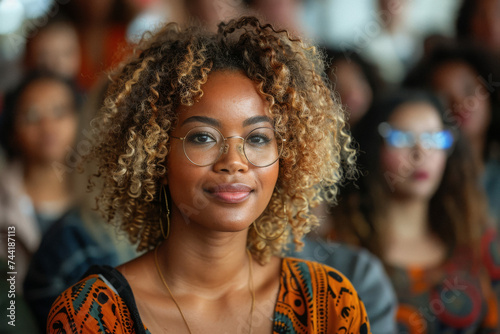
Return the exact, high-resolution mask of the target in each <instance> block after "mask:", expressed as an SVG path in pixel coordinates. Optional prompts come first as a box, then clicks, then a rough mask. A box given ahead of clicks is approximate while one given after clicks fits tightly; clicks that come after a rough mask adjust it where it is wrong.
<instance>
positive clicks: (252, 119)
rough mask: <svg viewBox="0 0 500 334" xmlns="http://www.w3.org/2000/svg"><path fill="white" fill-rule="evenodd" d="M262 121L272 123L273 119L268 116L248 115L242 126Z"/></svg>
mask: <svg viewBox="0 0 500 334" xmlns="http://www.w3.org/2000/svg"><path fill="white" fill-rule="evenodd" d="M262 122H268V123H270V124H271V125H272V124H273V120H272V119H271V118H270V117H268V116H253V117H250V118H247V119H246V120H244V121H243V126H249V125H253V124H257V123H262Z"/></svg>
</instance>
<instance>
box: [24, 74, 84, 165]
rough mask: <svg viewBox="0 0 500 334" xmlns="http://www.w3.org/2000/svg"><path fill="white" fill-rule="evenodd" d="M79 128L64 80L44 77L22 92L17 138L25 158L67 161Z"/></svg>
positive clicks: (27, 160)
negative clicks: (59, 80)
mask: <svg viewBox="0 0 500 334" xmlns="http://www.w3.org/2000/svg"><path fill="white" fill-rule="evenodd" d="M76 132H77V117H76V111H75V101H74V96H73V93H72V92H71V90H70V88H69V87H67V86H66V85H65V84H63V83H61V82H58V81H56V80H51V79H41V80H37V81H34V82H32V83H31V84H30V85H28V87H26V89H25V90H24V91H23V92H22V93H21V96H20V97H19V101H18V104H17V109H16V120H15V141H16V144H17V148H18V149H19V150H20V152H19V153H20V154H21V156H22V157H23V159H24V160H25V161H26V162H28V163H42V164H47V163H48V164H50V163H52V162H54V161H59V162H60V161H64V158H65V155H66V153H67V149H68V147H70V146H71V145H72V144H73V142H74V140H75V137H76Z"/></svg>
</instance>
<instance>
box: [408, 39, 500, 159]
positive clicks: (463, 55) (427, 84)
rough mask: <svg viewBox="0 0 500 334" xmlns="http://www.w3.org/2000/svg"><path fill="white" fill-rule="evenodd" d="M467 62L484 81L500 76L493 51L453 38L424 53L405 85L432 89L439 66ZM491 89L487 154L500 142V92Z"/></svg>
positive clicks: (489, 88)
mask: <svg viewBox="0 0 500 334" xmlns="http://www.w3.org/2000/svg"><path fill="white" fill-rule="evenodd" d="M454 62H459V63H464V64H466V65H468V66H470V67H471V68H472V69H473V70H474V71H475V72H476V73H477V76H478V77H479V78H480V79H481V80H482V81H483V84H484V83H490V82H492V81H494V82H496V81H498V79H499V78H500V75H499V71H498V67H497V66H496V63H495V61H494V59H493V57H492V55H491V54H490V53H488V52H487V51H486V50H485V49H483V48H481V47H479V46H477V45H474V44H470V43H461V42H460V43H459V42H457V41H450V42H449V43H443V44H441V45H439V46H436V47H435V48H434V49H433V50H432V51H431V52H430V53H429V54H428V55H427V56H426V57H424V58H423V59H422V60H421V61H420V62H419V63H418V64H417V65H416V66H415V67H414V68H413V69H412V70H411V71H410V72H409V73H408V75H407V77H406V79H405V80H404V82H403V86H404V87H408V88H421V89H422V88H423V89H429V90H432V89H433V87H432V80H433V76H434V73H435V72H436V70H437V69H438V68H440V67H441V66H443V65H445V64H449V63H454ZM486 89H487V90H488V92H489V100H490V106H491V116H492V118H491V123H490V126H489V129H488V131H487V135H486V145H485V152H483V154H484V157H485V158H487V157H488V154H489V151H490V148H491V147H490V146H491V145H492V143H493V142H500V124H499V121H500V119H499V116H498V115H497V113H496V112H494V111H495V110H498V108H499V107H500V92H499V91H498V87H496V91H493V92H492V91H491V89H492V88H491V87H486Z"/></svg>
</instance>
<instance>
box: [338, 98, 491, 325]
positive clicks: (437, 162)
mask: <svg viewBox="0 0 500 334" xmlns="http://www.w3.org/2000/svg"><path fill="white" fill-rule="evenodd" d="M451 125H452V124H451V123H449V122H448V121H447V120H446V118H445V115H444V108H443V107H442V106H441V104H440V102H439V100H438V99H437V98H436V97H434V96H432V95H429V94H427V93H423V92H418V91H417V92H413V91H412V92H401V93H395V94H392V96H391V97H388V98H386V99H383V100H381V101H378V102H377V103H375V104H374V106H373V108H372V109H371V110H370V111H369V112H368V113H367V115H366V116H365V118H364V119H363V120H362V121H361V122H360V124H358V127H357V129H356V132H355V133H354V136H355V138H356V139H357V140H358V142H359V145H360V149H361V151H363V152H366V153H364V154H362V155H360V157H359V166H360V167H361V168H362V169H364V172H366V176H365V177H363V178H361V179H360V180H359V184H358V185H359V189H355V187H350V189H349V191H347V192H344V196H342V197H343V198H342V199H341V200H340V201H339V206H338V207H337V208H335V209H334V210H333V214H332V215H333V217H334V218H333V224H332V225H330V228H332V231H331V232H330V234H329V235H330V237H332V238H334V239H337V240H342V241H345V242H348V243H353V244H356V245H360V246H363V247H365V248H367V249H368V250H370V251H371V252H373V253H374V254H376V255H378V256H379V257H380V258H381V259H382V261H383V263H384V264H385V266H386V269H387V272H388V274H389V276H390V278H391V280H392V283H393V285H394V288H395V290H396V294H397V296H398V300H399V309H398V312H397V322H398V327H399V332H404V333H420V332H425V333H428V334H433V333H449V332H458V331H460V332H474V333H475V332H477V331H480V332H481V333H497V330H498V314H497V311H498V305H497V304H498V300H497V299H498V297H497V296H496V295H495V292H494V288H495V286H497V285H498V283H499V279H500V276H499V275H498V271H499V270H498V269H499V268H498V264H496V262H495V260H494V259H496V258H498V255H499V254H498V251H497V247H494V242H495V241H494V233H493V232H492V231H490V230H488V229H487V216H486V214H485V212H486V211H485V210H484V208H485V206H486V202H485V200H484V195H483V194H482V192H481V190H480V188H479V187H478V182H477V173H476V170H475V165H474V163H473V161H472V159H471V158H470V150H469V149H468V147H467V145H466V143H465V142H464V138H462V137H461V136H460V135H459V134H458V132H456V133H455V131H453V130H452V128H451V127H450V126H451ZM481 330H482V331H481Z"/></svg>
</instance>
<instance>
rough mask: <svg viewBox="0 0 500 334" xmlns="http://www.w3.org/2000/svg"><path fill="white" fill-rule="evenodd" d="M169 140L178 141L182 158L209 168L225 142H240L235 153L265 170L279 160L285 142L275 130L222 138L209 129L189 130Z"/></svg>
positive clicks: (221, 151) (269, 129) (261, 129)
mask: <svg viewBox="0 0 500 334" xmlns="http://www.w3.org/2000/svg"><path fill="white" fill-rule="evenodd" d="M171 137H172V138H175V139H179V140H182V147H183V149H184V154H185V155H186V158H188V160H189V161H190V162H191V163H193V164H195V165H197V166H200V167H204V166H210V165H213V164H214V163H215V162H216V161H217V160H219V158H220V156H221V155H222V154H223V153H227V152H228V150H229V144H228V142H227V141H228V139H231V138H235V139H240V140H241V143H240V144H239V145H238V146H237V150H238V152H239V153H240V154H241V153H242V154H243V155H244V156H245V158H246V159H247V160H248V162H250V163H251V164H252V165H254V166H256V167H267V166H270V165H272V164H273V163H275V162H276V161H277V160H278V159H279V157H280V156H281V153H282V151H283V142H284V141H285V139H283V138H282V137H281V135H280V134H279V133H278V132H276V130H274V129H271V128H266V127H261V128H256V129H253V130H252V131H250V133H249V134H248V135H246V137H245V138H243V137H240V136H231V137H224V136H223V135H222V133H221V132H220V131H219V130H217V129H216V128H213V127H211V126H199V127H195V128H192V129H191V130H189V131H188V132H187V133H186V135H185V136H184V137H174V136H171Z"/></svg>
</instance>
